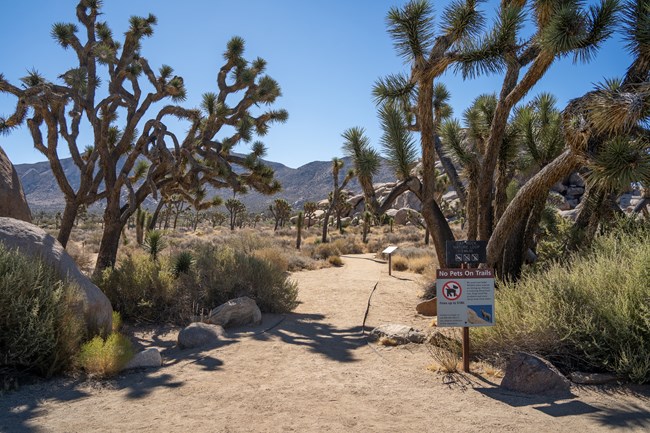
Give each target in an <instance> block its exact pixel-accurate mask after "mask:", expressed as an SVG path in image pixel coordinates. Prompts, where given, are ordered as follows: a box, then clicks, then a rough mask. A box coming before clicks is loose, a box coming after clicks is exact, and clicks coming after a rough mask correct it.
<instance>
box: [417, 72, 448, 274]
mask: <svg viewBox="0 0 650 433" xmlns="http://www.w3.org/2000/svg"><path fill="white" fill-rule="evenodd" d="M432 100H433V82H432V81H430V80H427V79H426V77H423V79H421V80H419V92H418V119H419V121H420V128H421V129H420V134H421V142H422V173H423V174H422V188H421V193H420V201H421V202H422V217H423V218H424V221H425V222H426V224H427V228H428V229H429V232H430V233H431V236H432V237H433V244H434V246H435V248H436V254H437V255H438V264H439V265H440V267H441V268H444V267H446V266H447V262H446V254H445V249H446V242H447V241H453V240H454V234H453V233H452V231H451V228H450V227H449V223H448V222H447V219H446V218H445V216H444V214H443V213H442V210H440V206H438V203H437V202H436V200H435V196H436V178H435V168H436V159H435V158H436V153H435V143H434V142H435V139H434V137H435V134H434V130H433V129H434V122H433V103H432Z"/></svg>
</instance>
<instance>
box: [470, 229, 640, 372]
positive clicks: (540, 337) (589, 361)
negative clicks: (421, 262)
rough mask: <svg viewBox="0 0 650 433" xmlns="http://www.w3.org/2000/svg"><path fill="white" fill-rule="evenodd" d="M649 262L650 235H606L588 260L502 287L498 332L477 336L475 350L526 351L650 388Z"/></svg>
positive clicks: (554, 267) (568, 366)
mask: <svg viewBox="0 0 650 433" xmlns="http://www.w3.org/2000/svg"><path fill="white" fill-rule="evenodd" d="M648 263H650V229H648V228H642V229H637V230H634V231H633V232H632V233H630V232H626V231H625V230H615V231H613V232H612V233H609V234H608V235H605V236H602V237H600V238H598V239H597V240H596V241H595V243H594V245H593V247H592V249H591V250H590V253H589V254H583V255H581V256H575V257H574V258H573V259H572V260H570V261H569V262H568V263H566V264H565V265H563V266H560V265H559V264H554V265H552V266H550V267H549V268H548V269H547V270H545V271H543V272H538V273H528V274H526V275H525V276H524V278H522V279H521V280H520V281H519V282H518V283H516V284H503V285H502V286H501V287H500V289H499V290H498V291H497V295H496V302H497V305H496V311H497V316H498V317H497V320H496V326H495V327H493V328H492V329H485V328H484V329H477V330H476V332H475V333H474V335H475V337H474V347H475V348H476V349H477V350H478V351H480V352H482V353H483V354H484V355H486V356H491V355H494V354H495V353H497V352H500V353H504V354H507V353H511V352H513V351H519V350H525V351H529V352H535V353H539V354H541V355H543V356H546V357H548V358H549V359H551V360H552V361H554V362H555V363H557V364H558V365H559V366H561V367H562V368H565V369H582V370H587V371H607V372H612V373H615V374H618V375H621V376H624V377H627V378H629V379H630V380H633V381H635V382H639V383H647V382H650V284H648V281H650V268H648ZM622 265H623V266H622Z"/></svg>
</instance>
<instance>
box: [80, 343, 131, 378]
mask: <svg viewBox="0 0 650 433" xmlns="http://www.w3.org/2000/svg"><path fill="white" fill-rule="evenodd" d="M131 358H133V345H132V344H131V341H130V340H129V339H128V338H126V337H125V336H124V335H122V334H120V333H119V332H113V333H112V334H111V335H109V336H108V337H107V338H106V339H103V338H102V337H100V336H96V337H95V338H93V339H92V340H90V341H88V342H86V343H85V344H84V345H83V346H81V351H80V352H79V359H78V361H79V365H80V366H81V367H82V368H83V369H84V370H85V371H86V372H87V373H89V374H92V375H95V376H99V377H110V376H114V375H116V374H117V373H119V372H120V371H122V369H123V368H124V366H125V365H126V364H127V363H128V362H129V361H130V360H131Z"/></svg>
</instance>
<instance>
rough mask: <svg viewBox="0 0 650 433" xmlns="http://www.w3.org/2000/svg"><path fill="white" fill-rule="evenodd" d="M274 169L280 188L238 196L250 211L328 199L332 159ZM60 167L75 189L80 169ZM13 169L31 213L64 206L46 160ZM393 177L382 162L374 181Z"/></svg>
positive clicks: (67, 163) (355, 187) (66, 162)
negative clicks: (282, 201)
mask: <svg viewBox="0 0 650 433" xmlns="http://www.w3.org/2000/svg"><path fill="white" fill-rule="evenodd" d="M343 161H344V162H345V165H344V171H345V172H347V170H348V169H350V168H352V162H351V160H350V158H343ZM266 163H267V164H268V165H269V166H270V167H271V168H273V170H274V171H275V175H276V178H277V179H278V181H280V183H281V184H282V191H281V192H279V193H277V194H275V195H273V196H265V195H262V194H259V193H256V192H251V193H249V194H246V195H243V196H238V197H237V198H238V199H240V200H241V201H242V202H244V203H245V204H246V207H247V208H248V209H249V210H250V211H253V212H257V211H262V210H264V209H267V208H268V206H269V204H270V203H272V202H273V200H275V199H276V198H283V199H285V200H287V201H288V202H289V203H291V204H292V205H293V207H294V209H297V208H299V207H302V205H303V203H305V202H306V201H320V200H322V199H324V198H327V194H328V193H329V192H330V191H331V189H332V162H331V161H313V162H310V163H308V164H305V165H303V166H301V167H298V168H290V167H287V166H286V165H284V164H280V163H278V162H272V161H266ZM61 166H62V167H63V171H64V173H65V175H66V177H67V178H68V179H69V180H70V183H71V185H72V186H73V187H74V188H77V187H78V185H79V170H78V169H77V166H76V165H75V164H74V162H73V161H72V158H66V159H62V160H61ZM15 167H16V171H17V172H18V175H19V176H20V179H21V181H22V184H23V189H24V190H25V195H26V196H27V202H28V203H29V206H30V208H31V209H32V212H34V211H41V210H43V211H47V212H56V211H59V210H62V209H63V207H64V206H65V199H64V197H63V193H62V192H61V190H60V189H59V186H58V185H57V183H56V180H55V178H54V176H53V175H52V171H51V170H50V166H49V163H48V162H47V161H45V162H37V163H33V164H17V165H16V166H15ZM394 180H395V176H394V174H393V173H392V171H391V170H390V168H389V167H388V165H387V164H386V161H382V165H381V168H380V170H379V173H378V174H377V176H375V178H374V181H375V183H383V182H392V181H394ZM347 189H349V190H351V191H360V190H361V188H360V187H359V183H358V182H357V181H356V179H355V180H353V181H352V182H350V184H349V185H348V188H347ZM215 193H216V194H220V195H221V196H223V197H230V195H231V194H232V193H231V192H230V191H229V190H221V191H215ZM154 205H155V203H154V201H153V200H151V199H149V200H148V201H147V202H145V206H147V207H153V206H154Z"/></svg>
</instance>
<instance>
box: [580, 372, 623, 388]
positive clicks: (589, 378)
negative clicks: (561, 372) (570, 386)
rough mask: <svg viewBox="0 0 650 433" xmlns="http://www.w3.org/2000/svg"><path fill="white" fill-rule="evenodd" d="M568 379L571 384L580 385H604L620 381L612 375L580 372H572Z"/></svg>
mask: <svg viewBox="0 0 650 433" xmlns="http://www.w3.org/2000/svg"><path fill="white" fill-rule="evenodd" d="M569 379H571V382H573V383H579V384H580V385H605V384H607V383H612V382H617V381H618V380H620V378H619V377H618V376H615V375H613V374H606V373H582V372H580V371H574V372H573V373H571V374H570V375H569Z"/></svg>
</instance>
